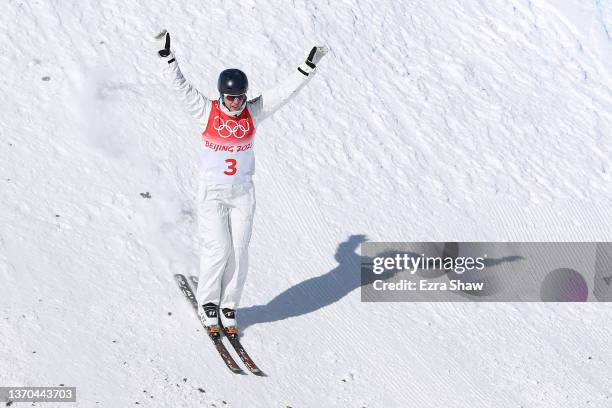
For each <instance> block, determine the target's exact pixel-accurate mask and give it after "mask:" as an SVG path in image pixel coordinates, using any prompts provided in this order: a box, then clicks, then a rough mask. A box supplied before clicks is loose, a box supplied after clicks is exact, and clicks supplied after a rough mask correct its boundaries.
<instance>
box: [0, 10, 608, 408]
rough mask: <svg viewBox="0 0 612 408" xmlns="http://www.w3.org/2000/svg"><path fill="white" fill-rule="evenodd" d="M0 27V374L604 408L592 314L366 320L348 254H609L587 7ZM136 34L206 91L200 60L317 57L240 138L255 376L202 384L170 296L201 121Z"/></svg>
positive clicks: (256, 75)
mask: <svg viewBox="0 0 612 408" xmlns="http://www.w3.org/2000/svg"><path fill="white" fill-rule="evenodd" d="M0 21H1V24H0V31H1V32H2V41H0V65H1V66H2V67H3V68H2V75H1V78H0V89H1V92H0V111H1V114H0V197H1V201H0V283H1V289H0V332H1V333H2V335H1V336H0V385H31V386H44V385H58V384H66V385H73V386H76V387H77V388H78V391H77V392H78V402H77V403H76V404H75V405H74V406H78V407H87V408H89V407H129V406H135V404H138V406H141V407H202V406H206V407H212V406H216V407H221V406H224V407H225V406H227V407H287V406H291V407H331V406H338V407H368V408H370V407H409V406H410V407H440V406H447V407H459V408H472V407H497V408H506V407H507V408H510V407H520V406H523V407H601V408H603V407H610V406H612V379H611V377H610V364H611V363H612V346H611V343H610V338H611V337H612V325H611V324H610V321H611V320H612V308H611V307H610V306H608V305H606V304H595V303H591V304H537V303H530V304H524V303H505V304H502V303H498V304H495V303H480V304H475V303H444V304H435V303H432V304H427V303H420V304H411V303H377V304H370V303H361V302H360V296H359V278H358V259H359V257H358V254H359V245H360V244H361V243H362V242H364V241H365V240H371V241H419V240H424V241H478V240H497V241H529V240H542V241H578V240H596V241H597V240H602V241H610V237H611V236H612V222H611V220H610V212H611V210H612V197H611V192H612V165H611V162H610V158H611V157H612V143H611V135H612V91H611V89H612V42H611V38H610V36H611V34H610V33H611V32H612V3H611V2H610V1H607V0H532V1H528V0H492V1H478V0H467V1H459V0H451V1H442V0H434V1H431V0H412V1H404V2H398V1H391V0H377V1H375V0H364V1H352V2H351V1H334V2H329V1H324V0H308V1H305V0H296V1H292V2H287V1H280V0H273V1H255V0H246V1H240V2H238V1H223V2H222V1H194V0H186V1H181V2H167V1H146V2H125V1H119V0H108V1H104V2H99V1H94V0H78V1H77V0H67V1H60V0H32V1H18V0H8V1H5V2H4V3H3V8H2V13H0ZM161 28H167V29H168V30H169V31H170V32H171V33H172V38H173V48H174V49H175V52H176V56H177V59H178V60H179V63H180V65H181V67H182V69H183V71H184V73H185V75H186V77H187V78H188V79H189V80H190V81H191V82H192V83H193V84H194V85H195V86H196V87H198V88H199V89H201V90H202V91H203V92H205V93H207V94H209V95H210V96H211V97H215V95H216V92H215V86H216V78H217V75H218V73H219V72H220V71H221V70H222V69H224V68H227V67H239V68H241V69H243V70H244V71H245V72H246V73H247V75H249V78H250V82H251V95H253V96H255V95H257V94H258V93H259V92H261V91H263V90H265V89H266V88H268V87H270V86H273V85H274V84H275V83H277V82H278V81H280V80H282V79H283V78H284V77H285V76H286V75H288V74H289V73H291V72H292V71H293V70H295V69H296V67H297V65H298V64H299V63H301V62H302V61H303V60H304V58H305V57H306V55H307V52H308V50H309V49H310V47H311V46H312V45H314V44H318V43H324V44H327V45H328V46H329V47H330V49H331V51H330V53H329V54H328V55H327V56H326V57H325V58H324V59H323V60H322V62H321V63H320V68H319V73H318V74H317V76H316V77H315V78H314V79H313V81H312V82H311V83H310V84H309V85H308V87H307V88H305V89H304V90H303V92H302V93H301V94H299V95H298V97H297V98H296V99H295V100H294V101H292V103H291V104H290V105H288V106H286V107H284V108H283V109H282V110H281V111H280V112H278V113H277V114H276V115H275V117H274V118H273V119H270V120H269V121H267V122H266V123H264V124H262V126H261V127H260V128H259V130H258V139H257V140H258V141H257V146H256V152H257V154H256V155H257V160H258V163H257V166H258V170H257V171H258V173H257V175H256V180H255V184H256V189H257V200H258V203H257V213H256V216H255V226H254V234H253V239H252V246H251V249H252V250H251V254H252V256H251V260H252V261H251V269H250V271H249V277H248V281H247V284H246V288H245V291H244V297H243V305H242V308H241V310H240V311H239V321H240V322H241V324H242V325H243V327H244V343H245V345H246V347H247V348H248V350H249V351H250V352H251V354H252V355H253V357H254V358H255V359H256V361H257V362H258V363H259V364H260V365H261V367H262V368H263V369H264V370H265V371H266V372H267V373H268V375H269V376H268V377H267V378H258V377H255V376H251V375H248V376H236V375H232V374H231V373H229V371H227V370H226V368H225V367H224V366H223V364H222V363H221V361H220V360H219V358H218V356H217V355H216V354H215V352H214V350H213V349H212V347H211V346H210V344H209V341H208V340H207V339H205V338H204V335H203V333H202V331H201V329H200V327H199V323H198V322H197V320H196V319H195V318H194V316H193V315H192V311H191V310H190V308H189V306H188V304H187V303H186V302H185V300H184V299H183V297H182V296H181V294H180V293H179V292H178V290H177V288H176V286H175V284H174V282H173V274H174V273H185V274H193V273H195V272H196V271H197V267H198V266H197V265H198V259H197V255H198V248H197V246H196V244H195V242H194V240H193V236H194V231H195V223H194V214H195V211H196V208H194V203H193V198H194V195H195V188H196V186H197V178H198V170H197V166H196V157H197V149H199V148H200V146H199V145H198V142H199V134H200V132H201V129H198V127H197V125H196V124H195V123H194V121H193V120H192V118H191V117H190V116H189V115H188V113H187V112H186V111H185V109H184V107H183V106H182V105H181V103H180V100H179V99H178V98H176V96H175V95H174V94H173V93H172V91H171V89H170V87H169V86H168V84H166V83H165V82H164V81H163V80H162V78H161V76H160V75H159V72H160V65H159V61H158V59H157V58H156V55H155V49H154V48H153V45H152V42H151V41H150V38H151V37H152V36H153V35H154V34H156V33H157V32H158V31H159V30H160V29H161ZM147 193H148V194H147ZM35 405H36V406H42V405H41V404H35ZM56 405H57V406H60V407H61V406H69V405H66V404H56ZM45 406H54V404H47V405H45Z"/></svg>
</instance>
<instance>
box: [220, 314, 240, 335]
mask: <svg viewBox="0 0 612 408" xmlns="http://www.w3.org/2000/svg"><path fill="white" fill-rule="evenodd" d="M221 326H222V327H223V333H225V335H226V336H227V337H228V338H235V337H238V325H237V324H236V311H235V310H234V309H229V308H227V307H224V308H223V309H221Z"/></svg>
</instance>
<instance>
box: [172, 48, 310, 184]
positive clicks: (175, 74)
mask: <svg viewBox="0 0 612 408" xmlns="http://www.w3.org/2000/svg"><path fill="white" fill-rule="evenodd" d="M168 61H171V62H170V63H168V64H164V65H165V67H164V68H163V76H164V77H165V78H166V79H167V80H168V81H169V82H170V83H171V85H172V87H173V88H174V89H175V90H176V91H177V92H178V93H179V95H180V97H181V99H182V100H183V102H184V103H185V105H186V106H187V109H188V111H189V113H190V114H191V115H192V116H193V117H194V118H195V119H196V120H197V121H198V123H199V125H200V126H201V129H202V144H201V152H200V167H201V170H202V175H203V177H204V180H205V182H206V183H210V184H239V183H245V182H249V181H250V180H251V177H252V175H253V174H254V173H255V155H254V150H253V146H254V143H253V142H254V140H253V137H254V135H255V129H254V128H255V127H257V126H258V125H259V124H260V123H261V122H262V121H264V120H265V119H267V118H268V117H270V116H271V115H272V114H273V113H274V112H276V111H277V110H278V109H280V108H281V107H282V106H283V105H285V104H286V103H287V102H288V101H289V100H290V99H291V98H293V96H295V95H296V94H297V93H298V92H299V91H300V90H301V89H302V88H303V87H304V86H305V85H306V84H307V83H308V81H309V80H310V79H311V78H312V76H313V75H314V73H315V71H316V69H315V70H313V71H312V72H310V74H309V75H305V74H303V73H301V72H299V71H298V70H296V72H295V73H293V74H292V75H290V76H289V77H288V78H287V79H285V80H284V81H282V82H281V83H279V84H278V85H277V86H275V87H274V88H272V89H270V90H268V91H266V92H264V93H263V94H262V95H259V96H258V97H256V98H253V99H250V100H248V101H246V102H245V103H244V104H243V106H242V109H240V110H239V111H237V112H230V111H229V110H228V109H227V108H226V107H225V105H224V104H223V103H219V101H214V100H211V99H209V98H207V97H205V96H204V95H202V94H201V93H200V92H199V91H198V90H197V89H195V88H194V87H193V86H192V85H191V84H190V83H189V82H188V81H187V80H186V79H185V77H184V76H183V74H182V73H181V70H180V68H179V65H178V63H177V61H176V59H175V58H174V56H171V58H169V59H168ZM245 110H246V112H244V111H245ZM211 113H212V115H211ZM233 117H236V118H237V119H239V120H233ZM238 117H240V118H238ZM250 123H252V124H253V126H254V128H253V129H250V127H249V124H250ZM207 128H208V129H207ZM247 130H248V131H249V132H248V135H247V137H243V135H244V134H245V132H246V131H247ZM215 131H216V132H217V133H218V135H217V136H218V137H216V138H211V137H210V136H211V132H215Z"/></svg>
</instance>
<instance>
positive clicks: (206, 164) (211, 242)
mask: <svg viewBox="0 0 612 408" xmlns="http://www.w3.org/2000/svg"><path fill="white" fill-rule="evenodd" d="M163 71H164V72H163V74H164V77H165V78H166V79H167V80H169V81H170V82H171V84H172V86H173V88H174V89H175V90H176V91H178V93H179V94H180V96H181V98H182V99H183V101H184V102H185V104H186V106H187V109H188V110H189V112H190V113H191V115H192V116H194V117H195V118H196V119H197V120H198V122H199V124H200V126H201V127H202V129H203V133H202V144H201V152H200V167H201V178H200V183H199V190H198V196H197V197H198V198H197V211H198V216H197V221H198V241H199V245H200V250H201V253H200V254H201V255H200V274H199V275H200V276H199V283H198V289H197V293H196V297H197V300H198V304H199V305H200V307H201V306H202V305H204V304H206V303H215V304H217V305H219V306H220V308H230V309H236V308H237V307H238V304H239V301H240V297H241V294H242V288H243V286H244V282H245V279H246V274H247V269H248V247H249V241H250V238H251V229H252V225H253V214H254V212H255V190H254V187H253V181H252V179H251V177H252V175H253V174H254V172H255V157H254V151H253V142H254V136H255V128H256V127H257V126H258V125H259V124H260V123H261V122H262V121H263V120H264V119H266V118H268V117H270V116H271V115H272V114H273V113H274V112H276V111H277V110H278V109H279V108H281V107H282V106H283V105H284V104H285V103H287V102H288V101H289V100H290V99H291V98H292V97H293V96H295V95H296V94H297V93H298V92H299V90H300V89H302V87H304V85H306V83H307V82H308V80H309V79H310V78H312V76H313V73H314V69H313V70H312V71H310V72H303V70H302V71H296V72H295V73H294V74H293V75H291V76H290V77H289V78H287V79H286V80H285V81H283V82H281V83H280V84H279V85H277V86H276V87H274V88H273V89H271V90H269V91H266V92H264V93H263V94H262V95H260V96H258V97H256V98H254V99H251V100H248V101H246V102H245V103H244V104H243V105H242V108H241V109H240V110H239V111H237V112H230V111H229V110H228V109H227V108H226V107H225V106H224V104H223V103H221V101H220V100H211V99H208V98H206V97H205V96H203V95H202V94H201V93H200V92H199V91H198V90H197V89H195V88H194V87H193V86H192V85H191V84H190V83H189V82H188V81H187V80H186V79H185V77H184V76H183V74H182V73H181V70H180V68H179V66H178V63H177V62H176V60H175V58H174V57H173V56H172V58H171V59H169V63H168V64H165V67H164V69H163ZM308 74H310V75H308Z"/></svg>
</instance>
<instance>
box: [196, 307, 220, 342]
mask: <svg viewBox="0 0 612 408" xmlns="http://www.w3.org/2000/svg"><path fill="white" fill-rule="evenodd" d="M202 310H203V311H202V314H201V315H200V320H201V321H202V324H203V325H204V327H205V328H206V332H207V333H208V335H209V336H210V337H212V338H213V339H214V338H218V337H219V336H220V335H221V326H220V325H219V307H218V306H217V305H215V304H214V303H206V304H205V305H202Z"/></svg>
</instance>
